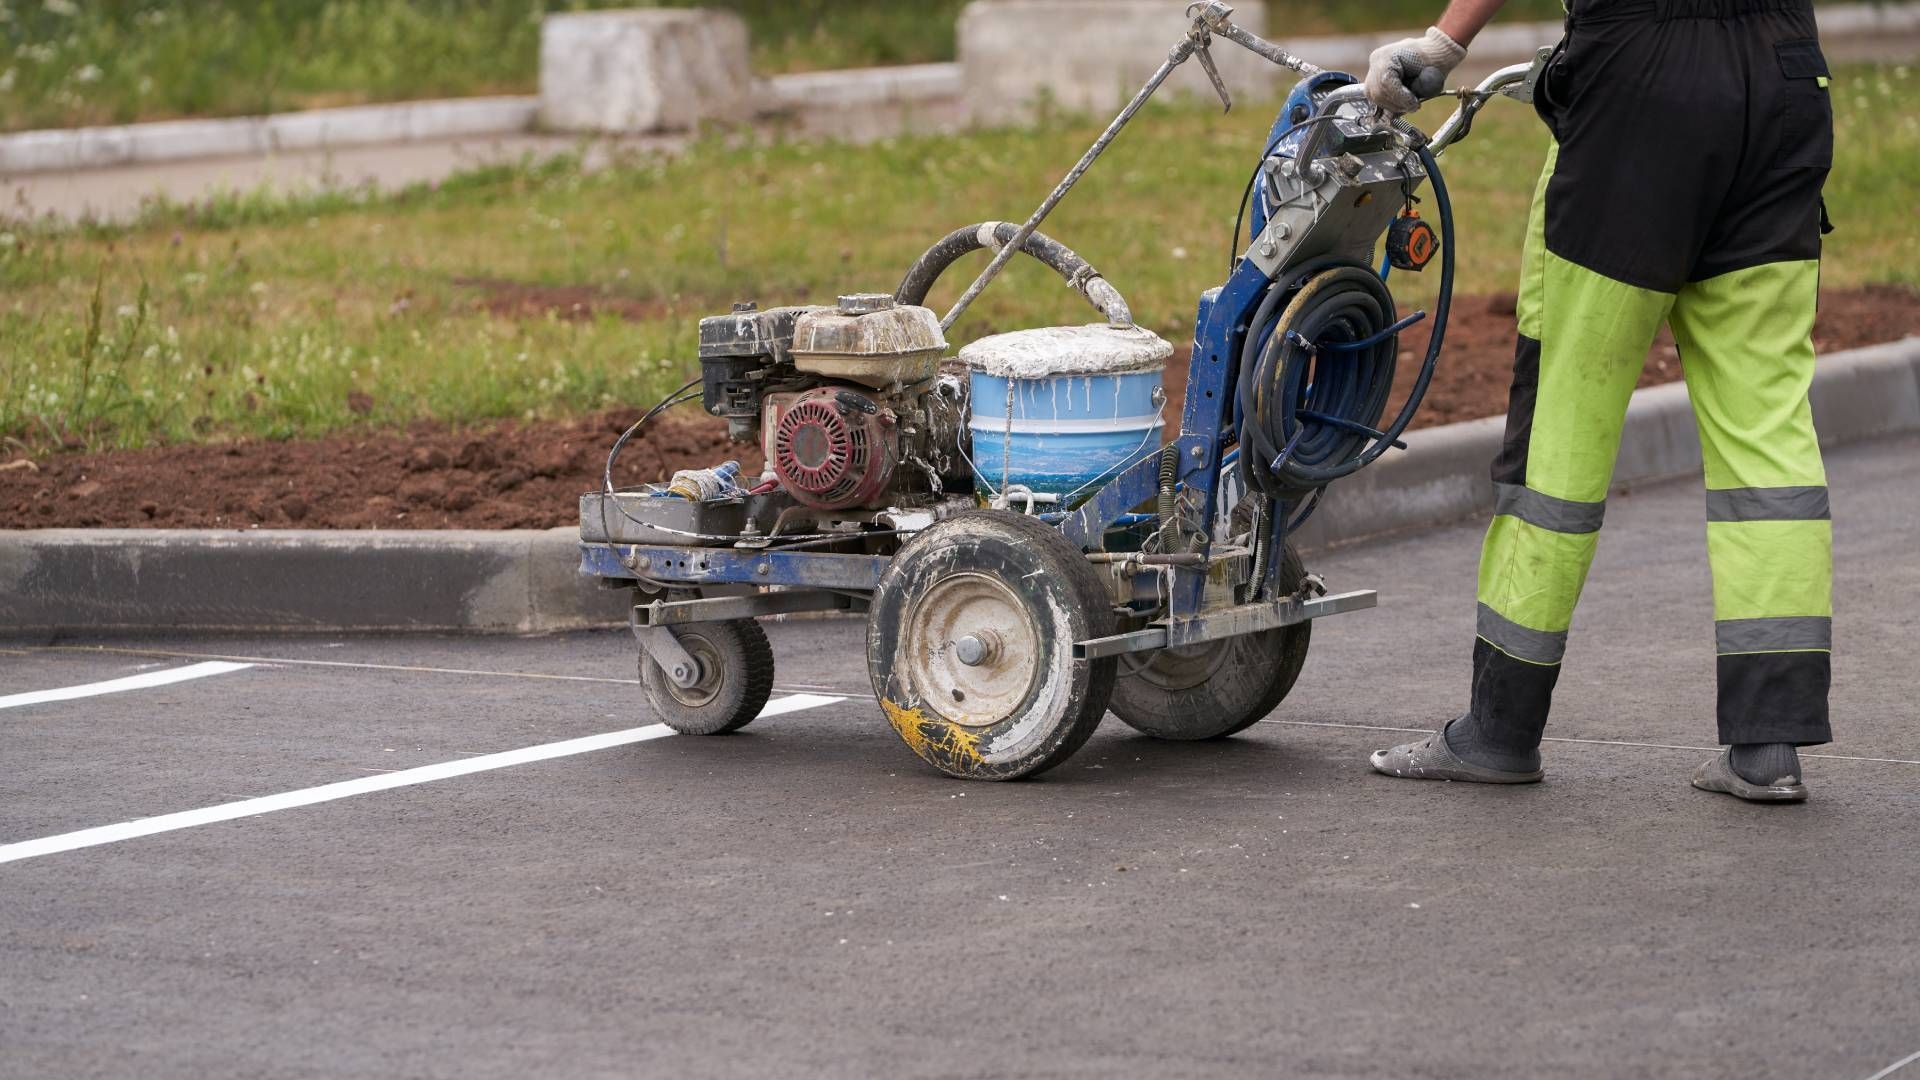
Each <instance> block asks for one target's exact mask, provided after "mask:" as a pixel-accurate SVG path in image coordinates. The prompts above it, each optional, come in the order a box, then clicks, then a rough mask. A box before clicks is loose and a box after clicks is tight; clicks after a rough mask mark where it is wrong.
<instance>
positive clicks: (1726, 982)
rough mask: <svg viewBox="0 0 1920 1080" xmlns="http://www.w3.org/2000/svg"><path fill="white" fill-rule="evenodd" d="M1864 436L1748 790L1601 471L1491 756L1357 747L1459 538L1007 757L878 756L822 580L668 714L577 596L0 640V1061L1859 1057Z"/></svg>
mask: <svg viewBox="0 0 1920 1080" xmlns="http://www.w3.org/2000/svg"><path fill="white" fill-rule="evenodd" d="M1916 462H1920V439H1904V440H1897V441H1892V442H1883V443H1878V444H1873V445H1868V446H1861V447H1856V448H1852V449H1849V450H1845V451H1841V452H1837V453H1835V454H1834V455H1833V456H1832V458H1831V459H1830V467H1831V469H1832V472H1833V487H1834V494H1833V504H1834V512H1835V518H1836V535H1837V547H1838V551H1839V560H1840V577H1839V586H1838V602H1839V609H1840V617H1839V619H1838V620H1837V626H1836V636H1837V638H1838V644H1839V651H1838V652H1837V654H1836V657H1835V673H1836V678H1837V687H1836V693H1835V724H1834V726H1835V730H1836V733H1837V735H1838V741H1837V742H1836V743H1835V744H1834V745H1832V746H1830V747H1825V748H1821V750H1820V751H1819V753H1820V754H1821V755H1822V756H1820V757H1817V758H1810V759H1809V765H1808V772H1809V774H1810V778H1811V782H1812V783H1813V785H1814V786H1815V794H1814V800H1813V801H1812V802H1811V803H1809V804H1808V805H1805V806H1799V807H1771V808H1766V807H1751V806H1746V805H1742V804H1738V803H1735V802H1733V801H1732V800H1728V799H1725V798H1720V797H1713V796H1708V795H1704V794H1701V793H1699V792H1695V791H1693V790H1691V789H1689V788H1688V786H1687V784H1686V777H1687V775H1688V773H1689V772H1690V770H1691V769H1692V767H1693V766H1694V765H1695V764H1697V763H1698V761H1699V760H1701V759H1702V758H1703V757H1704V756H1705V753H1704V751H1702V750H1701V749H1698V748H1701V747H1707V746H1710V745H1711V743H1712V739H1713V734H1712V723H1711V716H1712V689H1711V682H1710V675H1711V672H1712V665H1713V659H1712V634H1711V615H1710V612H1709V593H1708V579H1707V574H1706V566H1705V559H1704V542H1703V539H1702V535H1703V522H1704V510H1703V509H1702V507H1701V500H1700V498H1699V495H1698V491H1697V487H1696V486H1695V485H1694V484H1693V483H1680V484H1674V485H1664V486H1661V487H1658V488H1650V489H1646V490H1644V491H1641V492H1637V493H1635V494H1633V495H1631V496H1629V497H1624V498H1619V499H1617V500H1616V501H1615V503H1614V505H1613V507H1612V509H1611V511H1610V513H1609V516H1608V531H1607V534H1606V537H1605V539H1604V540H1603V541H1602V544H1601V552H1600V558H1599V562H1598V565H1597V566H1596V569H1595V573H1594V579H1593V582H1592V584H1591V585H1590V586H1589V589H1588V602H1587V604H1586V605H1585V606H1584V607H1583V609H1582V611H1581V615H1580V618H1579V620H1578V621H1577V623H1576V626H1575V630H1574V643H1573V651H1572V653H1571V656H1570V660H1569V666H1568V669H1567V671H1566V674H1565V676H1564V677H1563V678H1562V680H1561V686H1562V692H1561V696H1560V703H1559V712H1558V714H1557V716H1556V719H1555V722H1554V725H1553V727H1552V730H1551V732H1550V734H1551V735H1552V736H1553V737H1554V738H1555V740H1556V741H1555V742H1553V743H1552V744H1551V745H1550V747H1549V749H1548V770H1549V779H1548V782H1547V783H1545V784H1543V785H1539V786H1537V787H1533V788H1525V789H1487V788H1476V787H1471V786H1466V785H1447V784H1420V783H1409V782H1404V781H1392V780H1388V779H1385V778H1382V777H1377V776H1374V775H1372V774H1371V773H1370V772H1369V771H1368V769H1367V767H1366V753H1367V752H1368V751H1370V750H1372V749H1374V748H1377V747H1379V746H1382V745H1385V744H1387V743H1388V742H1389V741H1390V740H1397V739H1398V738H1399V736H1400V729H1405V728H1428V727H1431V726H1433V725H1434V724H1436V723H1437V722H1439V721H1441V720H1444V719H1445V718H1446V717H1447V716H1449V715H1451V714H1452V712H1454V711H1456V710H1457V709H1458V708H1459V707H1460V706H1461V704H1462V701H1463V698H1462V695H1463V694H1464V690H1465V675H1466V666H1467V658H1468V644H1469V640H1470V634H1471V626H1472V603H1471V595H1472V589H1473V582H1472V569H1473V565H1474V562H1475V558H1476V554H1477V541H1478V530H1477V529H1474V528H1458V529H1451V530H1444V531H1439V532H1434V533H1429V534H1425V535H1421V536H1417V537H1411V538H1407V539H1403V540H1399V541H1395V542H1391V543H1384V544H1375V545H1369V546H1364V547H1358V548H1352V549H1347V550H1341V551H1336V552H1332V553H1327V554H1324V555H1322V556H1320V557H1319V558H1317V559H1314V560H1312V561H1311V565H1313V567H1314V568H1315V569H1316V570H1319V571H1320V572H1322V573H1323V574H1325V575H1326V576H1327V577H1328V579H1329V583H1330V584H1331V585H1333V586H1334V587H1335V588H1350V587H1375V588H1379V589H1380V590H1381V593H1382V604H1381V607H1380V609H1379V610H1377V611H1373V612H1365V613H1358V614H1353V615H1345V616H1340V617H1338V618H1335V619H1330V620H1328V621H1326V622H1324V623H1323V624H1321V625H1320V626H1319V627H1318V628H1317V630H1316V637H1315V644H1314V648H1313V652H1312V655H1311V657H1310V658H1309V660H1308V663H1307V669H1306V673H1305V675H1304V676H1303V677H1302V679H1301V682H1300V684H1299V686H1298V687H1297V688H1296V690H1295V691H1294V694H1293V696H1292V698H1290V699H1289V701H1288V702H1286V703H1285V704H1284V705H1283V706H1282V707H1281V708H1280V710H1279V711H1278V712H1276V713H1275V714H1274V715H1273V717H1272V718H1271V719H1270V721H1269V722H1267V723H1264V724H1261V725H1258V726H1257V727H1256V728H1255V729H1254V730H1253V731H1252V732H1250V733H1249V734H1248V735H1246V736H1243V737H1240V738H1236V739H1233V740H1230V741H1227V742H1222V743H1214V744H1199V745H1193V744H1187V745H1171V744H1163V743H1157V742H1153V741H1150V740H1147V739H1144V738H1140V737H1137V736H1135V735H1133V734H1132V733H1131V732H1130V730H1129V729H1127V728H1126V727H1124V726H1123V725H1121V724H1119V723H1118V722H1117V721H1113V720H1111V719H1110V720H1109V725H1108V726H1106V727H1103V728H1102V730H1101V732H1100V733H1099V734H1098V735H1096V736H1095V738H1094V740H1093V741H1092V742H1091V743H1089V744H1088V746H1087V747H1086V749H1085V750H1083V751H1082V752H1081V753H1080V754H1079V756H1077V757H1076V758H1074V759H1073V760H1072V761H1070V762H1068V763H1067V764H1066V765H1065V766H1064V767H1062V768H1060V769H1058V770H1056V771H1055V772H1053V773H1050V774H1047V775H1046V776H1045V777H1043V778H1041V779H1039V780H1036V781H1033V782H1026V783H1017V784H1004V785H985V784H965V783H961V782H958V781H951V780H947V779H944V778H942V777H940V776H938V775H936V774H934V773H933V772H932V771H931V770H929V769H927V768H925V767H924V766H922V765H920V764H919V763H918V761H917V760H916V759H914V758H913V757H912V756H911V755H910V754H908V753H907V751H906V750H905V749H904V748H903V747H901V746H900V745H899V744H898V741H897V740H896V738H895V737H894V735H893V734H892V733H891V731H890V730H888V728H887V727H886V725H885V723H884V722H883V721H882V720H881V719H880V717H879V716H878V713H877V710H876V709H875V708H874V705H873V701H872V699H871V697H870V690H869V688H868V687H867V683H866V676H865V671H864V668H863V666H862V662H861V655H862V648H863V646H862V640H863V639H862V628H861V627H860V625H859V624H857V623H853V622H847V621H807V622H788V623H783V624H776V625H773V626H772V627H770V629H771V631H772V636H773V640H774V646H775V649H776V652H777V654H778V655H779V657H780V662H781V677H780V680H779V686H780V688H781V689H780V692H779V693H777V694H776V699H775V700H776V704H777V705H778V703H781V702H785V704H784V705H779V707H780V708H785V709H789V710H791V711H787V712H785V713H784V714H783V715H779V716H775V717H771V718H768V719H764V720H762V721H760V722H759V723H756V724H755V725H753V726H752V727H750V728H749V729H747V731H746V732H744V733H742V734H740V735H737V736H731V737H726V738H714V739H696V738H689V737H683V736H674V737H670V738H663V737H655V736H658V735H659V734H660V731H659V729H657V728H655V727H653V726H652V725H653V720H652V718H651V717H650V716H649V715H648V713H647V709H646V707H645V705H644V703H643V700H642V698H641V696H640V694H639V691H638V689H637V687H635V686H634V685H632V681H631V680H632V675H633V652H632V648H631V645H630V644H629V643H628V642H627V641H626V640H623V638H622V636H621V635H619V634H614V633H596V634H583V635H570V636H563V637H551V638H540V639H532V640H500V639H490V640H473V639H436V638H382V639H364V638H362V639H354V638H344V639H318V638H296V639H277V640H273V639H251V640H249V639H224V638H223V639H206V638H199V639H183V640H152V639H149V640H121V641H98V642H92V641H89V642H75V643H70V644H68V645H66V646H63V647H60V648H53V649H48V648H42V647H38V646H28V645H18V644H16V645H9V644H7V643H5V642H0V650H5V651H0V764H3V765H4V768H3V769H0V845H12V846H0V1075H4V1076H9V1077H11V1076H21V1077H40V1076H92V1075H117V1076H127V1075H139V1076H153V1077H172V1076H182V1077H184V1076H192V1077H226V1076H233V1077H280V1076H369V1077H374V1076H377V1077H391V1076H459V1077H474V1076H525V1075H531V1074H540V1075H564V1076H634V1075H658V1076H799V1075H836V1076H916V1077H918V1076H928V1077H933V1076H939V1077H960V1076H1004V1075H1045V1076H1112V1075H1146V1076H1195V1075H1248V1074H1254V1075H1316V1076H1461V1077H1482V1076H1540V1075H1606V1076H1676V1075H1685V1076H1729V1077H1731V1076H1741V1077H1748V1076H1756V1075H1760V1076H1823V1077H1842V1078H1845V1077H1853V1078H1857V1080H1865V1078H1866V1077H1869V1076H1872V1075H1874V1074H1875V1073H1876V1072H1877V1071H1879V1070H1882V1069H1884V1068H1886V1067H1887V1066H1890V1065H1892V1064H1894V1063H1895V1062H1898V1061H1899V1060H1901V1059H1902V1058H1903V1057H1905V1056H1906V1055H1909V1054H1911V1053H1913V1052H1915V1051H1917V1050H1920V934H1916V931H1920V900H1916V897H1920V844H1917V843H1916V841H1915V839H1914V837H1915V836H1916V835H1920V733H1917V732H1916V730H1915V724H1914V715H1915V710H1914V706H1913V700H1914V694H1913V692H1912V689H1911V684H1910V681H1909V678H1908V676H1909V674H1910V673H1911V672H1912V671H1913V670H1914V663H1913V652H1914V648H1915V644H1916V642H1920V616H1916V614H1915V610H1914V597H1915V596H1916V595H1920V555H1916V553H1915V549H1914V546H1913V536H1914V535H1915V527H1916V526H1917V525H1920V475H1916V472H1915V469H1914V466H1915V464H1916ZM209 663H215V664H217V666H216V667H213V668H193V669H192V670H188V669H190V668H192V666H193V665H196V664H209ZM183 675H190V676H193V677H186V678H183V677H182V676H183ZM168 679H173V680H177V681H165V680H168ZM109 680H130V684H129V683H123V684H120V685H118V686H110V687H108V688H106V689H105V691H104V692H92V690H89V689H87V688H90V687H92V684H96V683H102V682H106V681H109ZM61 688H80V689H74V690H71V691H70V693H72V694H80V693H86V695H87V696H68V697H65V698H64V699H49V698H50V697H52V698H58V697H59V695H47V694H45V693H44V692H45V691H51V690H56V689H61ZM92 689H93V690H98V689H100V688H97V687H93V688H92ZM578 740H588V741H586V742H581V741H578ZM494 755H512V756H509V757H496V756H494ZM338 785H344V786H338ZM243 800H261V801H259V802H254V803H243V804H242V805H243V807H245V808H246V809H245V814H246V816H234V814H235V813H236V812H234V811H220V810H218V809H217V808H220V807H223V806H226V805H228V804H233V803H236V802H240V801H243ZM160 815H179V816H176V817H159V816H160ZM133 819H149V820H147V821H146V822H145V823H144V824H142V823H139V822H136V823H135V824H134V825H133V826H131V827H129V828H127V829H125V830H123V831H122V832H120V833H112V834H107V833H100V832H92V831H90V830H98V829H101V828H103V827H108V826H115V825H120V824H122V823H126V822H129V821H132V820H133ZM143 833H144V834H143ZM54 838H65V839H54ZM1914 1069H1916V1070H1920V1064H1916V1065H1915V1066H1914Z"/></svg>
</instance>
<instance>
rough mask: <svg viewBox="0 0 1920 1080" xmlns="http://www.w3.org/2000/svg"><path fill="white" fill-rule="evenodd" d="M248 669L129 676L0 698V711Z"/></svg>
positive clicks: (223, 666)
mask: <svg viewBox="0 0 1920 1080" xmlns="http://www.w3.org/2000/svg"><path fill="white" fill-rule="evenodd" d="M252 666H253V665H252V664H234V663H228V662H227V661H225V660H211V661H208V662H207V663H204V664H188V665H187V666H186V667H176V668H162V669H161V670H159V671H148V672H143V673H141V674H139V675H129V676H127V677H126V678H124V679H108V680H107V681H106V682H96V683H86V684H84V685H81V686H62V687H59V688H58V689H54V690H33V691H30V692H28V693H25V694H9V695H7V696H6V697H0V709H13V708H18V707H19V706H22V705H39V704H41V703H42V702H48V701H72V700H73V699H74V698H83V697H94V696H95V695H98V694H118V693H120V692H121V691H124V690H144V689H146V688H148V687H150V686H167V685H169V684H172V683H177V682H186V681H187V680H188V679H204V678H206V677H207V676H209V675H224V674H226V673H227V672H229V671H241V670H243V669H245V668H250V667H252Z"/></svg>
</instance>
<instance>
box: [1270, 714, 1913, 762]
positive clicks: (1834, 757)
mask: <svg viewBox="0 0 1920 1080" xmlns="http://www.w3.org/2000/svg"><path fill="white" fill-rule="evenodd" d="M1260 722H1261V723H1263V724H1286V725H1288V726H1290V727H1317V728H1341V729H1344V730H1347V731H1391V732H1396V733H1405V734H1409V735H1431V734H1433V729H1432V728H1412V727H1385V726H1383V725H1380V724H1333V723H1326V722H1323V721H1315V720H1262V721H1260ZM1541 741H1542V742H1558V743H1576V744H1578V745H1581V746H1624V747H1628V748H1630V749H1634V750H1686V751H1690V752H1696V753H1705V754H1714V753H1718V752H1720V751H1721V750H1723V749H1725V748H1724V747H1719V746H1683V745H1680V744H1678V743H1657V742H1627V741H1625V740H1622V739H1573V738H1567V737H1565V736H1560V735H1548V736H1547V737H1546V738H1544V739H1542V740H1541ZM1800 756H1801V757H1803V758H1819V759H1820V760H1822V761H1870V762H1873V763H1874V764H1876V765H1920V760H1916V759H1913V758H1895V757H1860V756H1857V755H1854V754H1801V755H1800Z"/></svg>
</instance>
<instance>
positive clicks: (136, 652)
mask: <svg viewBox="0 0 1920 1080" xmlns="http://www.w3.org/2000/svg"><path fill="white" fill-rule="evenodd" d="M42 651H45V652H84V653H114V654H118V655H122V656H167V657H175V658H179V659H189V660H190V659H198V658H205V659H208V660H244V661H248V662H250V663H255V664H286V665H291V666H297V667H330V668H355V669H358V670H361V671H400V672H407V673H409V674H415V675H489V676H493V677H495V678H500V679H542V680H546V681H548V682H584V683H612V684H614V685H616V686H638V685H640V680H639V679H610V678H607V677H606V676H604V675H552V674H548V673H546V672H540V671H488V670H486V669H484V668H450V667H423V666H420V665H417V664H370V663H363V662H357V661H353V660H297V659H291V658H288V657H284V656H234V655H230V654H227V653H198V652H177V651H170V650H166V649H118V648H109V647H107V646H104V645H48V646H44V647H43V650H42ZM20 655H22V656H26V655H29V654H27V653H21V654H20ZM774 689H776V690H778V691H780V692H781V693H810V692H812V691H815V690H820V691H825V692H827V693H830V694H833V695H835V696H837V697H864V698H871V697H873V695H872V694H870V693H867V692H866V691H863V690H843V689H840V688H838V687H832V686H814V685H810V684H808V683H795V684H793V685H791V686H776V687H774Z"/></svg>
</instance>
